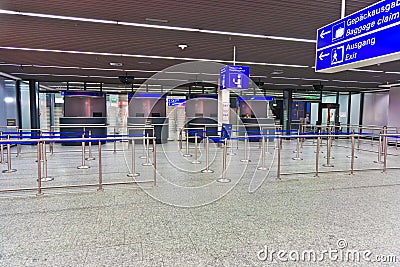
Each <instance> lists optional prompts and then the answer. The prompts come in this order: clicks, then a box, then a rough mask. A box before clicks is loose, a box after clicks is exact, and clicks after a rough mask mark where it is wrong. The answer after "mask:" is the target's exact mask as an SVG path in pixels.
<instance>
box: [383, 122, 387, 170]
mask: <svg viewBox="0 0 400 267" xmlns="http://www.w3.org/2000/svg"><path fill="white" fill-rule="evenodd" d="M383 134H384V136H383V148H382V150H383V172H384V173H386V167H387V165H386V164H387V147H388V137H387V128H386V126H385V127H384V128H383Z"/></svg>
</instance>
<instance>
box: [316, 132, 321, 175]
mask: <svg viewBox="0 0 400 267" xmlns="http://www.w3.org/2000/svg"><path fill="white" fill-rule="evenodd" d="M320 144H321V137H320V136H318V137H317V150H316V151H315V177H319V172H318V171H319V148H320Z"/></svg>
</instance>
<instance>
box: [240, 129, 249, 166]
mask: <svg viewBox="0 0 400 267" xmlns="http://www.w3.org/2000/svg"><path fill="white" fill-rule="evenodd" d="M247 138H248V136H247V133H245V135H244V159H241V160H240V161H241V162H251V160H250V159H249V158H248V156H247V148H248V141H247Z"/></svg>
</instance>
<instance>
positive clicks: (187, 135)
mask: <svg viewBox="0 0 400 267" xmlns="http://www.w3.org/2000/svg"><path fill="white" fill-rule="evenodd" d="M183 156H184V157H185V158H188V157H191V156H192V155H191V154H189V131H188V130H187V129H186V153H185V154H183Z"/></svg>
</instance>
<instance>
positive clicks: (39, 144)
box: [0, 137, 157, 196]
mask: <svg viewBox="0 0 400 267" xmlns="http://www.w3.org/2000/svg"><path fill="white" fill-rule="evenodd" d="M115 139H116V138H109V137H106V138H96V140H93V139H90V138H89V139H88V138H80V139H78V138H71V139H69V140H68V141H69V142H82V143H83V142H97V143H98V154H99V156H98V162H99V183H96V184H79V185H60V186H46V187H42V186H41V183H42V182H43V181H51V180H52V179H48V177H42V161H43V169H44V174H45V176H47V166H46V169H45V164H46V163H45V162H44V160H42V157H43V158H44V159H45V158H46V155H42V153H43V151H45V150H43V146H44V145H45V144H46V141H47V142H54V141H56V142H65V141H66V140H65V139H64V140H54V139H47V138H46V139H45V138H43V139H40V140H39V139H35V140H31V139H28V140H21V141H18V143H24V144H31V143H36V144H37V164H38V178H37V182H38V186H37V187H31V188H13V189H0V193H1V192H16V191H27V190H37V194H36V195H37V196H40V195H42V190H43V189H52V188H75V187H86V186H98V191H102V190H103V185H117V184H138V183H149V182H151V183H153V186H154V187H155V186H156V179H157V177H156V176H157V160H156V156H157V153H156V146H155V142H154V141H155V139H156V138H155V137H146V138H144V137H141V138H140V137H131V138H130V139H131V140H132V142H134V140H141V139H147V140H150V139H152V140H153V164H152V165H153V166H154V171H153V180H143V181H136V180H135V181H122V182H110V183H103V181H102V163H101V162H102V161H101V160H102V157H101V143H102V141H105V142H107V141H110V142H113V141H114V140H115ZM5 141H6V142H3V143H7V145H8V146H10V144H14V143H16V142H15V141H14V140H10V139H8V140H5ZM132 148H134V146H132ZM9 150H10V149H9ZM44 153H46V152H44ZM132 153H133V155H134V151H132ZM8 159H9V164H11V160H10V159H11V157H10V155H8ZM10 167H11V166H10V165H9V168H8V170H4V171H3V173H10V172H11V171H10ZM15 171H16V170H15ZM12 172H14V170H12Z"/></svg>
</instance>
